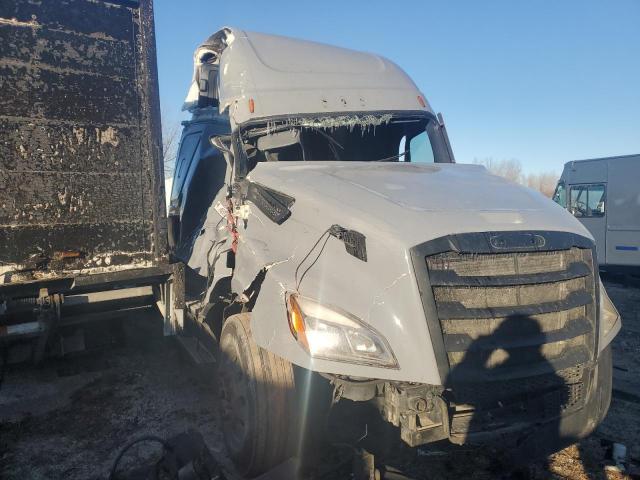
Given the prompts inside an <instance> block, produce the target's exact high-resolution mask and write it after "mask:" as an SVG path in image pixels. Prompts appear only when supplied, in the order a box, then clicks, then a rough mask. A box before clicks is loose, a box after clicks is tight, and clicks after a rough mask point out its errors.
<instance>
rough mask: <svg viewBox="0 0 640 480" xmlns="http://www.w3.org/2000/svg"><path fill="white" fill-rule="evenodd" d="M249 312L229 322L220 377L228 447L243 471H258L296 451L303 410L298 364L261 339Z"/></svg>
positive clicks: (224, 333)
mask: <svg viewBox="0 0 640 480" xmlns="http://www.w3.org/2000/svg"><path fill="white" fill-rule="evenodd" d="M250 315H251V314H250V313H239V314H236V315H232V316H231V317H229V318H228V319H227V321H226V322H225V324H224V326H223V328H222V334H221V335H220V350H219V357H218V379H219V386H220V396H221V402H220V407H221V417H222V418H221V419H222V430H223V433H224V438H225V443H226V446H227V450H228V452H229V455H230V456H231V458H232V459H233V461H234V463H235V464H236V467H237V469H238V471H239V473H241V474H242V475H245V476H249V477H253V476H256V475H259V474H261V473H264V472H266V471H268V470H270V469H271V468H273V467H275V466H276V465H278V464H280V463H282V462H283V461H285V460H286V459H287V458H289V457H290V456H291V454H292V452H293V447H294V445H295V441H294V437H295V435H294V434H295V432H296V431H297V429H296V425H297V418H298V416H297V409H296V397H295V383H294V376H293V367H292V365H291V364H290V363H289V362H287V361H286V360H283V359H282V358H280V357H277V356H276V355H274V354H272V353H270V352H268V351H266V350H264V349H262V348H260V347H258V345H256V343H255V341H254V340H253V337H252V335H251V327H250Z"/></svg>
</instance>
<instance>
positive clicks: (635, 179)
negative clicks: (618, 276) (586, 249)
mask: <svg viewBox="0 0 640 480" xmlns="http://www.w3.org/2000/svg"><path fill="white" fill-rule="evenodd" d="M639 180H640V155H624V156H619V157H607V158H594V159H591V160H579V161H572V162H568V163H566V164H565V166H564V170H563V171H562V176H561V177H560V180H559V181H558V186H557V187H556V192H555V194H554V197H553V199H554V201H556V202H557V203H558V204H560V205H561V206H562V207H565V208H566V209H567V210H569V212H571V213H572V214H573V215H574V216H575V217H576V218H577V219H578V220H580V222H581V223H582V224H583V225H584V226H585V227H586V228H587V229H588V230H589V232H591V235H593V238H594V239H595V241H596V250H597V251H598V263H599V264H600V267H603V268H605V269H607V270H611V271H627V272H635V273H638V272H640V183H639Z"/></svg>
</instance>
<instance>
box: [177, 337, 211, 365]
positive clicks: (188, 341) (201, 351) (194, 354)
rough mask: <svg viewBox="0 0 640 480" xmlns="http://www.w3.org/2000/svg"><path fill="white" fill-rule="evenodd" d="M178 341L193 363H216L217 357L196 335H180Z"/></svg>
mask: <svg viewBox="0 0 640 480" xmlns="http://www.w3.org/2000/svg"><path fill="white" fill-rule="evenodd" d="M176 338H177V340H178V343H179V344H180V346H181V347H182V348H183V349H184V351H185V352H187V354H188V355H189V358H190V359H191V361H193V363H195V364H196V365H198V366H206V365H214V364H215V363H216V358H215V356H214V355H213V353H211V351H210V350H209V349H207V348H206V347H205V346H204V345H202V343H201V342H200V341H199V340H198V339H197V338H195V337H186V336H182V335H178V336H177V337H176Z"/></svg>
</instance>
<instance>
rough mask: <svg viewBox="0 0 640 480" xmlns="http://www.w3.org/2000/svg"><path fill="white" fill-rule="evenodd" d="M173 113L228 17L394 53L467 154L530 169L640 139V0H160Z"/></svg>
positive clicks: (458, 150) (463, 158)
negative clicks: (197, 58)
mask: <svg viewBox="0 0 640 480" xmlns="http://www.w3.org/2000/svg"><path fill="white" fill-rule="evenodd" d="M155 15H156V35H157V47H158V63H159V77H160V95H161V103H162V111H163V117H164V118H165V119H166V121H168V122H176V121H178V120H180V119H183V118H186V116H184V115H183V114H182V113H181V112H180V108H181V105H182V100H183V99H184V96H185V95H186V92H187V88H188V86H189V83H190V81H191V73H192V54H193V50H194V49H195V48H196V47H197V45H198V44H199V43H200V42H201V41H202V40H204V39H205V38H206V37H207V36H209V35H210V34H211V33H213V32H214V31H216V30H217V29H218V28H219V27H221V26H226V25H230V26H235V27H238V28H243V29H247V30H256V31H262V32H267V33H277V34H281V35H287V36H293V37H298V38H304V39H307V40H314V41H319V42H324V43H331V44H335V45H339V46H342V47H346V48H353V49H357V50H367V51H372V52H375V53H379V54H381V55H383V56H385V57H388V58H390V59H391V60H393V61H394V62H396V63H397V64H399V65H400V66H401V67H402V68H404V69H405V70H406V71H407V73H409V75H410V76H411V77H412V78H413V79H414V81H415V82H416V83H417V84H418V86H419V87H420V89H421V90H422V91H423V92H424V93H425V95H426V97H427V98H428V99H429V101H430V102H431V105H432V106H433V108H434V109H435V110H437V111H441V112H443V114H444V117H445V120H446V122H447V127H448V130H449V136H450V137H451V143H452V145H453V149H454V152H455V154H456V159H457V161H458V162H472V161H473V160H474V159H484V158H488V157H490V158H494V159H497V160H500V159H512V158H515V159H518V160H520V162H521V163H522V165H523V167H524V169H525V171H526V172H538V171H555V172H556V173H558V174H559V173H560V172H561V171H562V165H563V164H564V162H566V161H569V160H577V159H583V158H594V157H600V156H609V155H623V154H632V153H640V1H639V0H615V1H607V2H605V1H604V0H601V1H587V0H583V1H568V0H564V1H552V0H548V1H531V0H529V1H524V0H523V1H518V2H516V1H506V0H505V1H493V0H486V1H472V0H469V1H446V2H445V1H437V2H435V1H402V0H396V1H393V2H389V1H385V2H383V1H379V2H378V1H373V0H370V1H352V0H341V1H333V0H323V1H300V0H298V1H277V0H269V1H241V0H227V1H222V0H217V1H215V2H214V1H212V0H208V1H207V0H182V1H176V0H155Z"/></svg>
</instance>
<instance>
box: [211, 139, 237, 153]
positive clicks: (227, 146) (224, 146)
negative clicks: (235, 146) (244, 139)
mask: <svg viewBox="0 0 640 480" xmlns="http://www.w3.org/2000/svg"><path fill="white" fill-rule="evenodd" d="M209 142H211V145H213V146H214V147H216V148H217V149H218V150H220V151H221V152H224V153H228V154H229V155H233V152H232V151H231V136H230V135H218V136H214V137H211V138H210V139H209Z"/></svg>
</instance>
